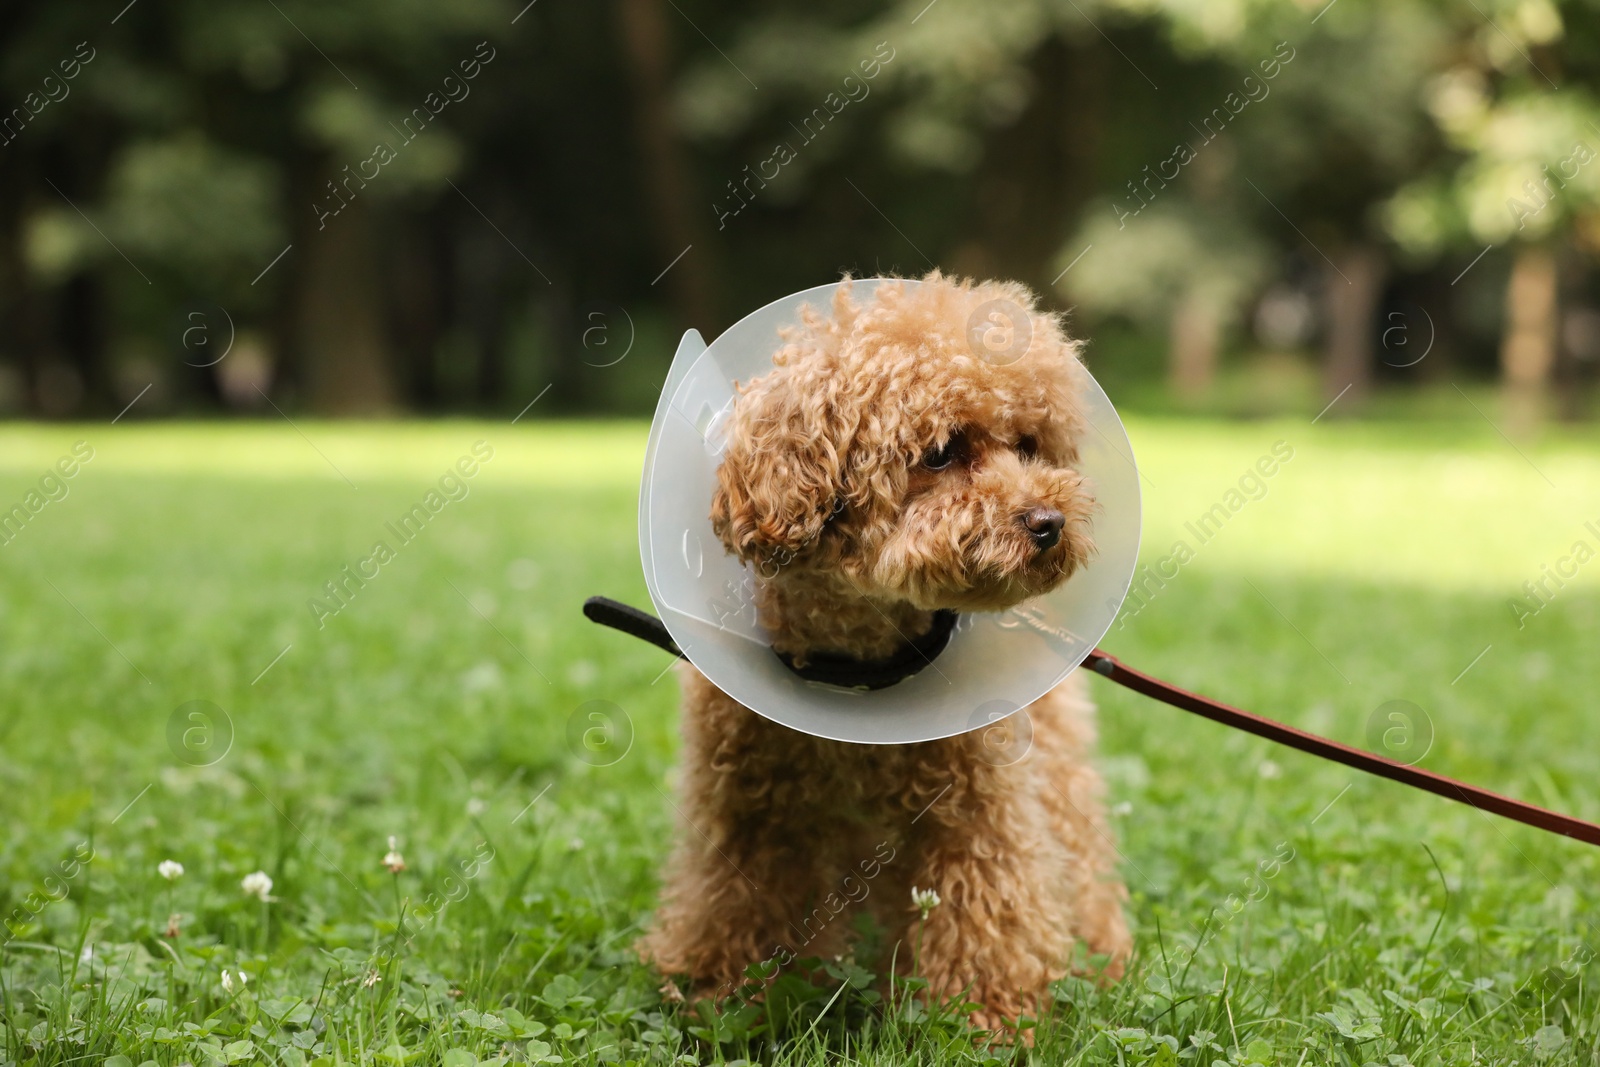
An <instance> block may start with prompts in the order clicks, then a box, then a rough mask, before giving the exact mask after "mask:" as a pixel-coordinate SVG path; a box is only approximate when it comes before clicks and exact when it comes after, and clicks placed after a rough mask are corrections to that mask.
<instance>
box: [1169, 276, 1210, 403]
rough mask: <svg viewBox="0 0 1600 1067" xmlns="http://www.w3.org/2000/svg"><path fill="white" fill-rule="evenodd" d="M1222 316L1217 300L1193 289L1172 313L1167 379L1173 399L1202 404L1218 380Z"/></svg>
mask: <svg viewBox="0 0 1600 1067" xmlns="http://www.w3.org/2000/svg"><path fill="white" fill-rule="evenodd" d="M1221 347H1222V315H1221V312H1220V309H1219V308H1218V307H1217V306H1216V302H1215V301H1214V300H1211V299H1208V298H1207V297H1205V296H1204V295H1202V294H1201V293H1200V292H1198V291H1197V290H1193V289H1191V290H1190V291H1189V292H1188V293H1187V294H1185V295H1184V297H1183V299H1182V300H1180V301H1179V302H1178V306H1177V307H1176V308H1175V309H1174V310H1173V312H1172V326H1171V338H1170V344H1169V347H1168V350H1167V360H1168V362H1167V375H1168V382H1169V383H1170V385H1171V388H1172V392H1173V395H1174V396H1176V397H1178V399H1180V400H1186V401H1192V400H1199V399H1200V398H1201V397H1203V396H1204V395H1205V394H1206V393H1207V392H1208V391H1209V390H1210V389H1211V384H1212V382H1213V381H1215V380H1216V376H1217V353H1218V351H1219V350H1220V349H1221Z"/></svg>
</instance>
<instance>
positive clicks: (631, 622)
mask: <svg viewBox="0 0 1600 1067" xmlns="http://www.w3.org/2000/svg"><path fill="white" fill-rule="evenodd" d="M583 613H584V614H585V615H586V616H588V617H589V619H590V620H591V621H593V622H597V623H599V624H601V625H602V626H609V627H611V628H612V629H615V630H621V631H622V632H623V633H626V634H630V635H632V636H634V637H637V638H639V639H640V640H642V641H648V642H650V643H651V644H653V645H655V646H656V647H657V648H660V649H663V650H664V651H667V652H670V653H672V654H673V655H674V656H678V657H679V658H687V657H684V655H683V652H682V651H681V650H680V649H679V648H678V646H677V645H676V644H675V643H674V642H673V640H672V635H670V634H669V633H667V628H666V626H664V625H663V624H662V622H661V620H660V619H658V618H656V617H655V616H654V615H651V614H650V613H648V612H644V611H640V610H639V609H638V608H634V607H630V606H628V605H627V604H622V603H619V602H618V601H615V600H611V599H608V598H607V597H599V596H596V597H590V598H589V599H588V600H587V601H586V602H585V603H584V605H583ZM945 636H946V637H948V633H946V635H945ZM939 647H940V648H941V649H942V648H943V647H944V646H943V641H942V639H941V641H940V645H939ZM935 655H937V652H935ZM1083 663H1084V666H1086V667H1088V668H1089V669H1090V670H1092V671H1094V672H1095V673H1096V674H1099V675H1101V676H1102V677H1105V678H1109V679H1110V680H1111V681H1113V682H1116V683H1117V684H1118V685H1120V686H1124V687H1126V688H1128V689H1132V690H1133V691H1134V692H1135V693H1142V694H1144V695H1145V696H1147V697H1150V698H1151V699H1152V700H1159V701H1161V702H1162V703H1163V704H1170V705H1172V706H1173V707H1175V708H1180V709H1182V710H1183V711H1190V712H1193V713H1194V714H1196V715H1200V716H1202V717H1204V718H1207V719H1210V720H1211V721H1212V722H1219V723H1221V724H1222V725H1224V726H1231V727H1233V728H1234V729H1235V730H1243V731H1244V732H1245V733H1247V734H1255V735H1256V736H1257V737H1264V738H1266V739H1267V740H1268V741H1276V742H1277V743H1278V744H1280V745H1288V746H1289V747H1290V748H1294V749H1299V750H1300V751H1301V752H1309V753H1310V754H1311V755H1313V756H1321V757H1322V758H1323V759H1326V760H1332V761H1333V762H1335V763H1342V764H1344V765H1345V766H1346V767H1353V768H1355V769H1356V770H1358V771H1366V772H1367V773H1368V774H1375V775H1377V776H1378V777H1379V778H1387V779H1389V780H1390V781H1391V782H1401V783H1403V784H1405V785H1409V786H1413V787H1415V788H1417V789H1422V790H1425V791H1427V792H1429V793H1432V794H1434V795H1435V796H1441V797H1444V798H1445V799H1446V800H1455V801H1459V802H1460V803H1462V804H1465V805H1467V806H1468V807H1472V808H1477V809H1478V810H1479V811H1487V812H1492V813H1493V814H1495V815H1501V816H1504V817H1505V818H1507V819H1515V820H1516V821H1517V822H1520V823H1525V824H1526V825H1528V826H1533V827H1537V828H1538V829H1540V830H1548V831H1550V832H1551V833H1553V834H1560V835H1562V836H1563V837H1571V838H1576V839H1577V840H1579V841H1587V842H1588V843H1589V844H1591V845H1600V826H1597V825H1595V824H1594V823H1592V822H1584V821H1583V820H1582V819H1575V818H1573V817H1572V816H1570V815H1562V814H1561V813H1560V812H1556V811H1549V810H1548V809H1545V808H1541V807H1538V806H1537V805H1534V804H1529V803H1527V802H1526V801H1521V800H1513V799H1512V798H1511V797H1505V796H1501V795H1500V794H1499V793H1491V792H1490V791H1489V790H1487V789H1483V788H1480V787H1479V786H1475V785H1468V784H1467V783H1466V782H1458V781H1456V780H1455V779H1454V778H1447V777H1445V776H1444V775H1442V774H1435V773H1434V772H1433V771H1425V770H1422V769H1421V768H1419V767H1412V766H1410V765H1408V764H1404V763H1398V762H1396V761H1395V760H1392V759H1387V758H1385V757H1383V756H1378V755H1374V754H1373V753H1371V752H1365V751H1363V750H1361V749H1359V748H1351V747H1350V746H1348V745H1341V744H1339V742H1337V741H1330V740H1328V739H1327V738H1326V737H1318V736H1317V735H1316V734H1308V733H1306V732H1305V731H1304V730H1296V729H1295V728H1294V727H1293V726H1285V725H1284V724H1283V723H1281V722H1274V721H1273V720H1272V719H1266V718H1262V717H1261V716H1260V715H1252V714H1251V713H1250V712H1248V711H1243V710H1241V709H1239V708H1235V707H1232V706H1230V705H1228V704H1223V703H1221V702H1219V701H1216V700H1212V699H1210V698H1209V697H1203V696H1200V695H1199V694H1197V693H1191V692H1189V691H1188V690H1187V689H1179V688H1178V687H1177V686H1175V685H1169V684H1168V683H1166V682H1163V681H1162V680H1161V679H1159V678H1152V677H1151V676H1150V675H1148V674H1145V673H1144V672H1143V671H1136V670H1134V669H1133V668H1132V667H1129V666H1126V665H1125V664H1123V662H1122V661H1121V660H1119V659H1117V658H1116V657H1115V656H1108V655H1106V654H1105V653H1104V652H1102V651H1100V650H1099V649H1098V648H1097V649H1095V650H1094V651H1093V652H1091V653H1089V655H1088V658H1086V659H1085V660H1084V661H1083ZM858 666H861V665H858ZM864 666H865V667H866V668H869V669H871V668H873V667H874V665H872V664H866V665H864ZM791 669H792V668H791ZM897 677H898V676H897ZM824 680H828V681H838V682H841V683H842V684H846V685H849V684H853V682H852V679H849V678H840V679H832V678H830V679H824ZM865 684H867V685H868V687H869V688H870V687H871V685H870V682H868V683H865Z"/></svg>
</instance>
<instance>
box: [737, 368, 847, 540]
mask: <svg viewBox="0 0 1600 1067" xmlns="http://www.w3.org/2000/svg"><path fill="white" fill-rule="evenodd" d="M839 384H840V376H839V375H837V374H829V373H826V372H825V371H822V370H820V369H819V368H818V367H817V365H816V364H815V363H810V362H808V363H805V364H802V365H801V366H795V365H793V364H791V365H789V366H784V367H780V368H779V369H778V370H776V371H774V372H772V373H771V374H768V375H765V376H764V377H762V378H758V379H756V380H755V381H754V382H752V383H750V385H749V386H748V387H746V389H745V391H744V393H743V395H742V396H740V397H739V400H738V402H737V403H736V404H735V406H734V410H733V413H732V415H731V417H730V418H729V420H728V424H727V430H726V438H725V440H726V445H725V447H724V451H723V457H722V465H721V466H720V467H718V468H717V489H716V492H715V493H714V494H713V496H712V502H711V524H712V528H713V529H714V530H716V533H717V536H718V537H720V538H721V539H722V543H723V544H724V545H726V546H727V548H728V551H730V552H732V553H734V554H735V555H737V556H738V557H739V558H740V559H742V560H746V561H750V562H755V563H757V564H761V565H765V564H769V563H775V564H776V565H777V566H783V565H785V564H787V563H788V562H789V561H790V560H792V559H794V558H795V557H796V556H798V555H800V554H801V553H803V552H804V551H805V550H806V549H807V548H809V547H810V546H811V545H813V544H814V543H815V542H816V541H817V539H818V538H819V537H821V535H822V531H823V528H824V527H825V526H826V525H827V523H828V520H829V519H830V518H832V517H833V515H834V514H835V513H836V512H837V511H838V509H839V506H840V501H841V500H842V499H843V492H844V485H843V481H844V478H843V475H844V470H845V464H846V461H847V453H848V451H849V442H850V439H851V438H852V436H853V435H854V432H855V427H854V426H853V425H849V424H847V422H846V420H845V419H844V418H843V417H842V411H844V410H847V409H846V408H845V407H843V406H842V405H841V404H840V403H839V402H838V400H839V398H838V397H837V396H836V395H835V391H836V390H837V389H838V388H839Z"/></svg>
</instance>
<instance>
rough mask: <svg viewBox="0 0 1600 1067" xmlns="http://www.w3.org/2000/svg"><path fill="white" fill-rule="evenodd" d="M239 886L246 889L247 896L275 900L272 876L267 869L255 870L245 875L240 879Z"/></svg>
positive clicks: (263, 900)
mask: <svg viewBox="0 0 1600 1067" xmlns="http://www.w3.org/2000/svg"><path fill="white" fill-rule="evenodd" d="M239 888H240V889H242V890H244V895H245V896H247V897H255V898H257V899H258V900H261V901H262V902H266V901H270V900H275V899H276V898H275V897H273V896H271V895H270V894H271V893H272V876H271V875H269V874H268V873H267V872H266V871H254V872H252V873H250V874H247V875H245V876H244V877H243V878H242V879H240V881H239Z"/></svg>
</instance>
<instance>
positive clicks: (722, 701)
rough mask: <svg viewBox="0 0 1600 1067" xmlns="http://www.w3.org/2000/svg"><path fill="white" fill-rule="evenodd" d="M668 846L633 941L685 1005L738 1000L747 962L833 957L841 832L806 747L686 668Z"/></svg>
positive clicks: (840, 929) (839, 918) (842, 920)
mask: <svg viewBox="0 0 1600 1067" xmlns="http://www.w3.org/2000/svg"><path fill="white" fill-rule="evenodd" d="M684 711H685V713H684V725H683V730H684V750H683V771H682V775H683V777H682V784H681V786H680V788H679V795H678V796H677V797H675V798H673V808H674V809H675V812H676V815H677V822H678V828H677V839H676V842H675V844H674V847H673V853H672V857H671V859H670V860H669V861H668V864H667V869H666V873H665V876H664V882H665V884H664V886H663V888H662V904H661V909H660V911H659V912H658V914H657V916H656V921H655V924H654V926H653V928H652V929H651V930H650V931H649V932H648V933H647V934H646V935H645V937H644V938H643V940H642V941H641V942H640V945H639V948H640V952H641V954H642V955H643V956H644V958H645V959H646V960H648V961H649V962H651V963H653V964H655V965H656V967H657V968H658V969H660V970H661V971H662V973H664V974H667V975H674V976H683V977H686V978H687V979H688V980H689V984H690V993H691V996H692V997H695V998H699V997H712V998H713V999H718V1000H720V999H722V998H724V997H727V996H730V995H732V994H734V993H735V992H737V991H738V990H739V989H740V987H741V986H742V985H743V984H744V982H745V970H746V968H748V967H749V966H750V965H751V964H752V963H762V962H767V961H771V962H772V963H774V964H776V965H778V966H779V967H786V966H788V964H789V963H790V962H791V961H793V960H794V959H796V958H803V957H807V956H822V957H824V958H826V957H829V956H832V955H834V954H835V953H837V952H839V951H841V947H842V944H843V938H844V934H845V932H846V930H847V929H848V926H849V924H848V919H849V916H848V915H843V914H841V912H842V910H843V909H842V906H841V907H838V908H836V907H835V906H834V904H835V902H836V898H838V897H840V896H841V894H840V892H839V883H840V874H841V872H840V869H839V866H838V857H837V855H836V854H837V853H838V852H840V850H841V849H840V845H839V842H840V841H841V840H842V836H841V834H840V827H839V826H838V824H837V823H836V822H835V820H833V819H832V818H830V817H829V816H828V815H827V814H826V812H827V808H828V801H829V798H830V795H831V791H830V789H829V788H828V785H827V783H826V781H825V780H823V778H822V777H821V775H822V773H823V772H824V771H825V768H824V767H823V766H821V765H820V764H819V761H816V760H815V759H814V758H813V756H814V753H813V752H812V751H811V749H812V746H813V745H814V743H815V742H814V739H812V738H809V737H806V736H804V735H802V734H797V733H795V732H794V731H792V730H789V729H787V728H786V727H783V726H779V725H777V724H775V723H772V722H769V721H767V720H765V719H762V718H760V717H759V716H757V715H756V714H755V713H754V712H752V711H750V710H749V709H747V708H744V707H741V706H740V705H739V704H737V703H735V702H734V701H733V700H731V699H729V698H728V697H727V696H726V695H724V694H723V693H722V692H721V691H719V690H717V689H716V688H714V687H713V686H712V685H711V684H710V683H708V682H706V681H705V679H704V678H703V677H701V676H700V675H699V674H698V673H697V672H693V671H692V670H686V672H685V681H684Z"/></svg>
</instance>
